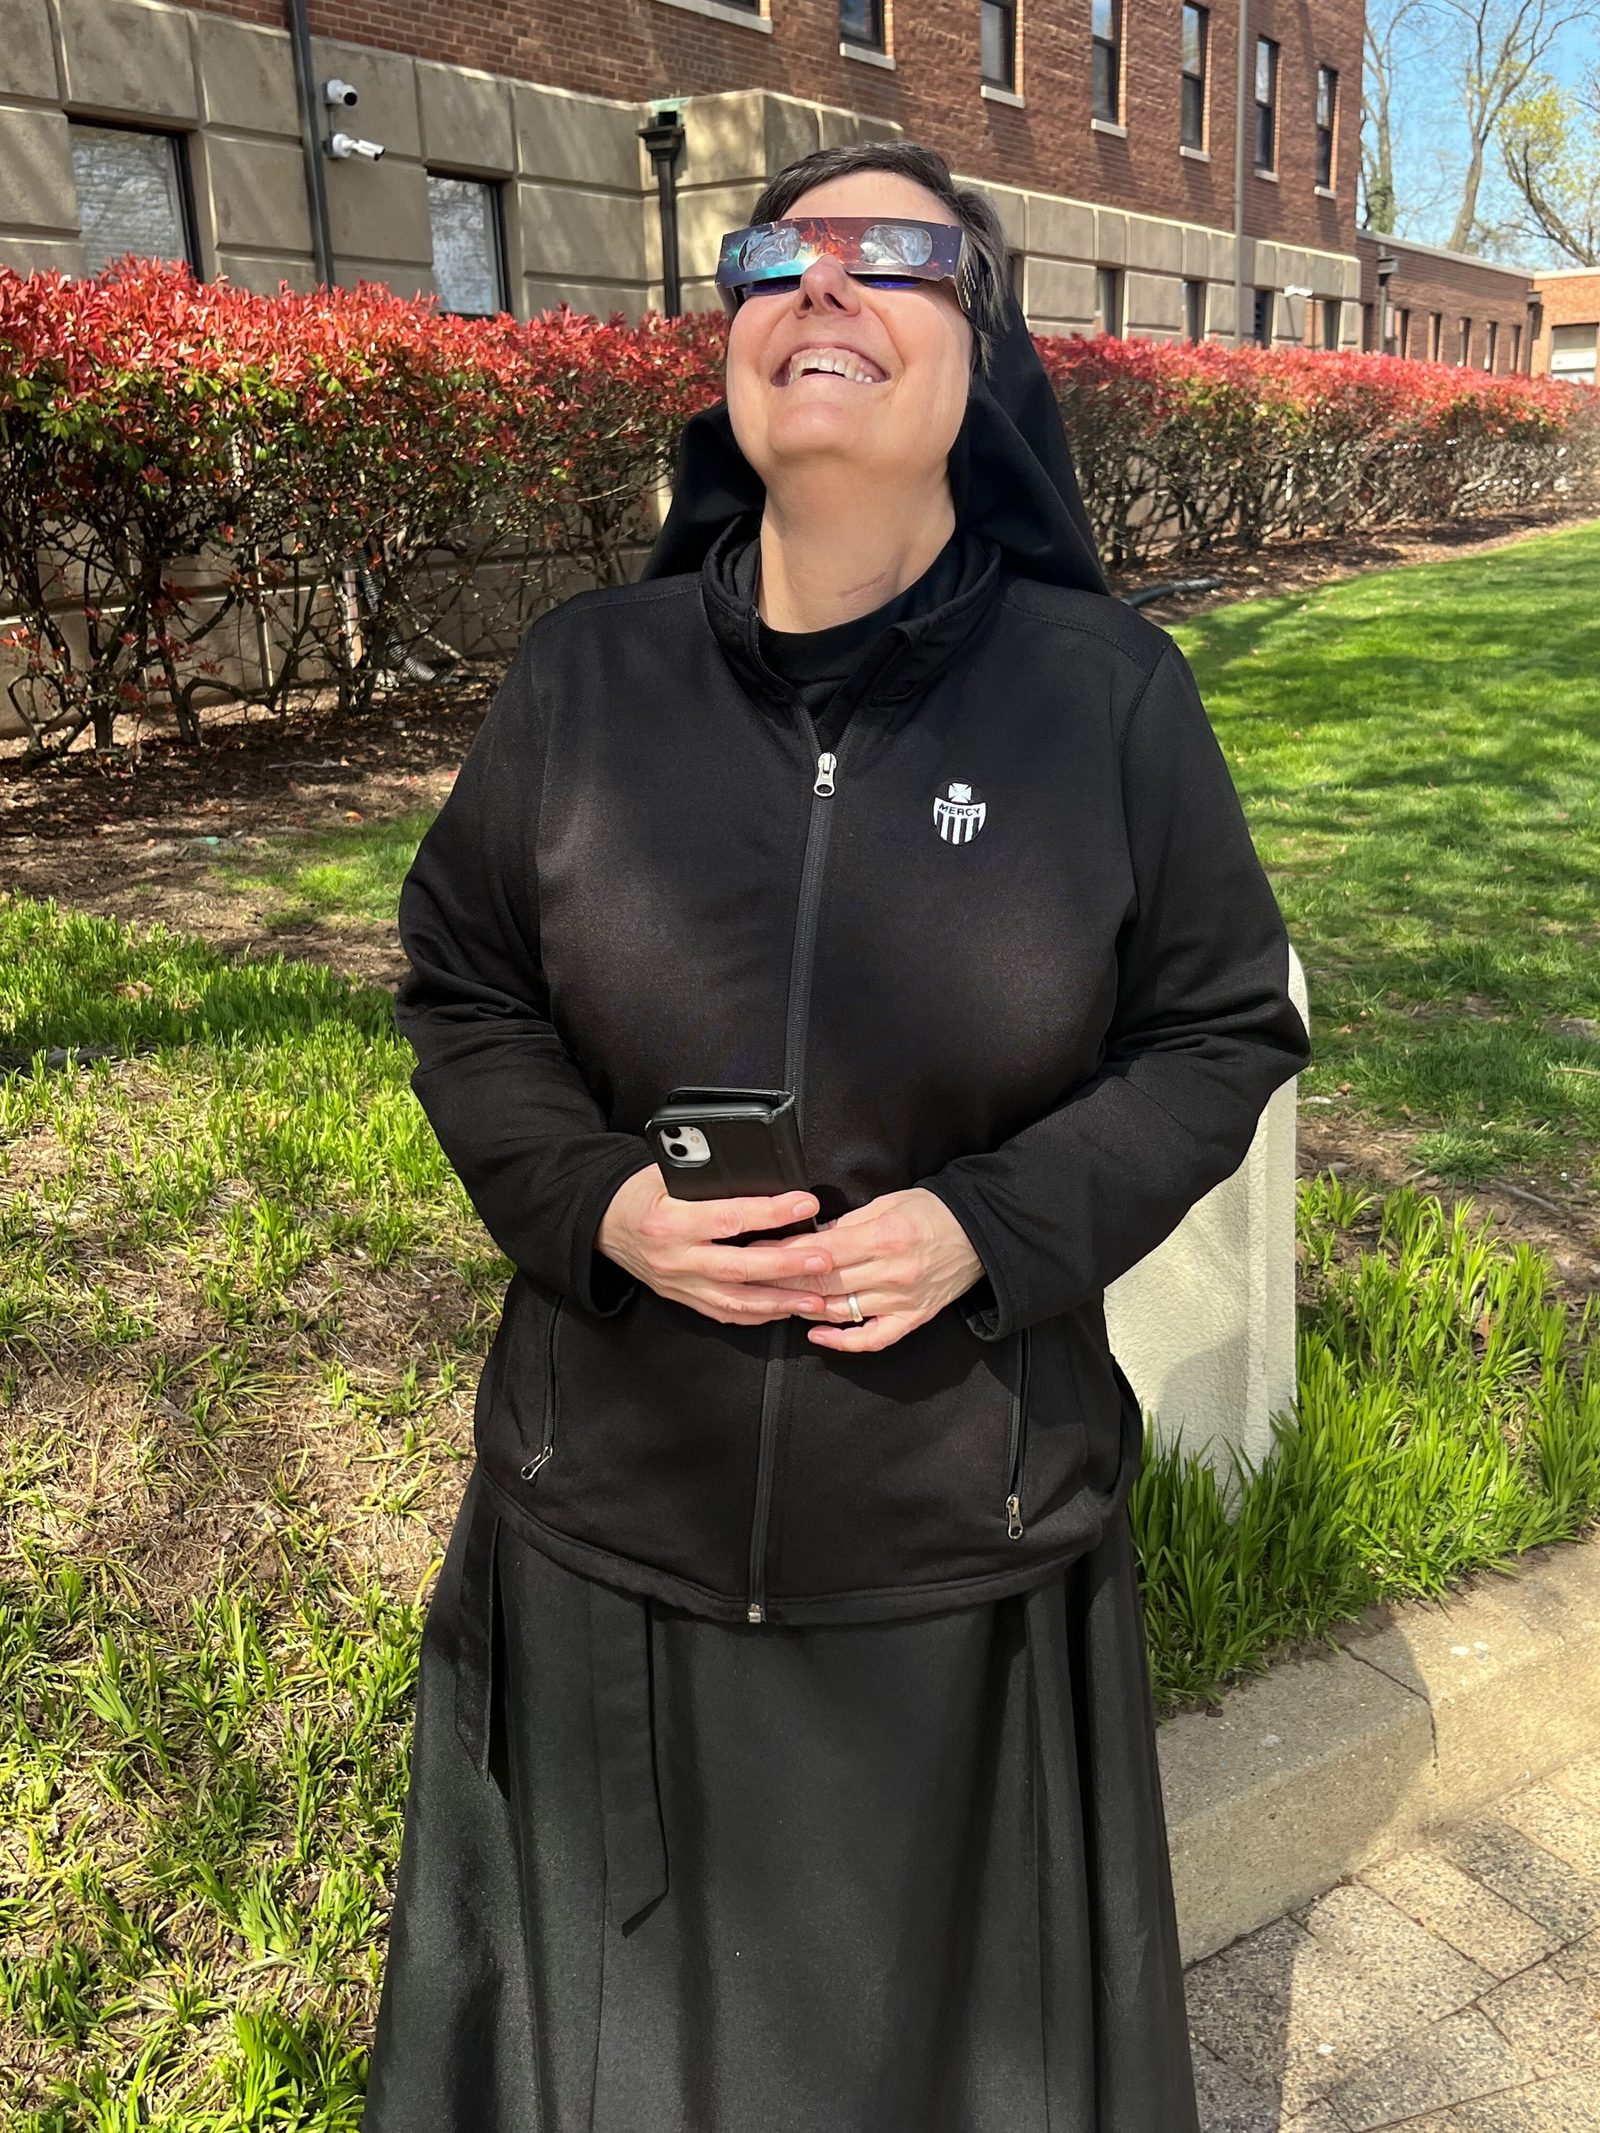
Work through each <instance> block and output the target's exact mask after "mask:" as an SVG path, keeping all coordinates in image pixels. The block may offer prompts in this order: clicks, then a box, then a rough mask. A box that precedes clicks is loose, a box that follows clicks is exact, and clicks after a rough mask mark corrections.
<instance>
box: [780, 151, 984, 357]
mask: <svg viewBox="0 0 1600 2133" xmlns="http://www.w3.org/2000/svg"><path fill="white" fill-rule="evenodd" d="M858 170H887V171H892V172H894V173H895V174H896V175H897V176H898V177H902V178H910V179H912V180H913V181H914V182H915V183H916V184H918V185H922V186H926V187H927V189H928V191H929V192H930V193H933V194H935V195H936V196H937V198H938V199H939V200H941V201H942V202H943V204H944V205H945V207H946V208H948V209H949V211H950V216H951V219H952V221H955V222H959V223H960V224H961V226H962V228H963V229H964V230H965V231H966V233H967V240H968V245H969V248H970V255H971V259H972V267H973V291H972V297H971V305H970V309H969V310H968V313H967V318H968V321H969V323H970V324H971V327H972V342H973V360H972V367H973V369H974V370H981V371H982V372H983V374H984V376H985V377H987V376H988V374H989V371H990V369H991V367H992V360H993V346H994V341H995V338H996V337H997V335H998V334H999V333H1000V332H1001V330H1002V328H1003V325H1004V322H1005V307H1006V299H1007V297H1008V296H1009V294H1010V287H1011V276H1010V266H1009V261H1008V255H1007V247H1006V233H1005V230H1004V229H1003V227H1002V226H1001V222H1000V217H999V216H998V215H997V214H996V213H995V211H994V209H993V207H992V206H991V205H990V203H989V201H988V200H987V199H986V198H985V197H984V195H983V194H982V193H980V192H977V191H975V190H974V189H973V188H972V187H971V186H967V185H957V184H956V182H955V180H954V179H953V178H952V177H951V175H950V166H949V164H948V163H947V162H946V161H945V159H944V157H943V156H942V155H940V154H939V152H938V150H937V149H936V148H925V147H924V146H923V145H922V143H921V142H920V141H859V142H855V143H853V144H852V145H850V146H849V147H843V148H814V149H813V150H812V151H811V153H810V154H809V155H804V156H800V157H798V158H797V159H796V160H795V161H794V162H793V163H787V164H785V165H784V167H783V169H782V170H780V171H779V172H778V173H777V175H776V177H772V178H769V179H768V180H767V182H766V184H765V185H764V186H763V187H762V189H761V194H760V197H759V198H758V199H757V201H756V204H755V206H754V208H753V209H752V210H751V214H750V220H751V221H752V222H776V221H777V220H779V218H780V217H781V216H784V215H787V214H788V212H789V210H790V209H791V208H792V207H793V205H794V203H795V201H796V200H798V199H799V198H800V196H801V194H802V193H806V192H809V191H810V190H811V188H812V186H813V185H822V184H824V183H826V181H827V180H828V179H829V178H843V177H848V176H849V175H851V173H852V172H855V171H858Z"/></svg>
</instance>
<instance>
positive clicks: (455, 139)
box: [417, 59, 517, 177]
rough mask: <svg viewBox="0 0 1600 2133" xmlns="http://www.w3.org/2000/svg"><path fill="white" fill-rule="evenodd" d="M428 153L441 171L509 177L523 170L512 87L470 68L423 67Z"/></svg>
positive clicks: (420, 88) (421, 99)
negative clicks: (518, 159) (448, 170)
mask: <svg viewBox="0 0 1600 2133" xmlns="http://www.w3.org/2000/svg"><path fill="white" fill-rule="evenodd" d="M417 102H418V105H419V107H420V110H421V114H422V152H423V154H424V155H425V156H426V157H427V159H428V161H429V163H431V164H433V165H434V166H435V167H436V168H447V169H451V170H461V171H471V172H482V173H483V174H484V175H485V176H488V177H504V176H508V175H509V174H510V173H511V172H512V171H513V170H515V168H516V166H517V144H516V127H515V123H514V120H513V117H512V110H511V84H510V83H509V82H506V81H502V80H501V79H500V78H499V77H498V76H497V75H494V74H480V73H479V72H477V71H476V69H473V68H468V67H445V66H439V65H436V64H435V63H434V62H433V61H432V60H427V59H419V60H418V61H417Z"/></svg>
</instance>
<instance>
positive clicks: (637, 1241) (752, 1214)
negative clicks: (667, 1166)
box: [594, 1163, 834, 1326]
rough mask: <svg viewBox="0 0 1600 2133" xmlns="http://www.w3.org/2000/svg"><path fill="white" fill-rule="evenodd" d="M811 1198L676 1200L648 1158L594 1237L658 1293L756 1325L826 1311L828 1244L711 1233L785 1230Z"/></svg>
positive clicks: (813, 1204) (805, 1211)
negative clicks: (745, 1240) (735, 1240)
mask: <svg viewBox="0 0 1600 2133" xmlns="http://www.w3.org/2000/svg"><path fill="white" fill-rule="evenodd" d="M817 1206H818V1202H817V1196H816V1194H815V1193H811V1192H780V1193H777V1194H775V1195H773V1196H771V1197H770V1198H769V1197H766V1196H764V1195H761V1196H754V1197H749V1198H738V1199H729V1200H678V1199H675V1198H674V1197H673V1195H672V1194H671V1193H669V1192H668V1190H667V1188H666V1185H665V1182H664V1181H663V1179H662V1176H661V1166H660V1165H659V1164H658V1163H647V1164H646V1165H645V1166H644V1168H643V1169H642V1170H636V1171H635V1172H634V1173H633V1176H632V1177H631V1178H625V1179H624V1180H623V1182H622V1184H621V1185H620V1186H619V1187H618V1189H617V1190H616V1192H615V1193H613V1194H612V1196H611V1201H610V1204H609V1205H608V1207H607V1208H606V1211H605V1214H604V1215H603V1216H602V1218H601V1221H600V1226H599V1228H598V1229H597V1230H596V1231H595V1240H594V1241H595V1243H596V1244H597V1245H598V1246H599V1248H600V1250H601V1251H603V1252H604V1253H605V1255H606V1257H607V1258H608V1259H614V1260H616V1262H617V1264H618V1265H619V1266H623V1267H626V1268H627V1270H628V1272H629V1273H630V1274H633V1275H635V1276H636V1277H637V1278H638V1279H639V1280H640V1281H642V1282H645V1283H646V1284H648V1286H649V1287H650V1288H652V1289H654V1290H655V1292H656V1294H657V1295H658V1296H667V1297H670V1298H671V1299H672V1301H673V1302H674V1303H682V1304H688V1305H689V1306H690V1308H691V1309H692V1310H695V1311H701V1312H704V1314H705V1316H706V1317H707V1318H714V1319H716V1320H717V1321H718V1322H719V1323H720V1324H721V1325H724V1326H736V1325H759V1324H761V1323H762V1322H763V1321H764V1320H767V1319H773V1318H793V1317H796V1316H802V1317H803V1316H805V1315H806V1314H807V1313H810V1314H812V1315H815V1314H817V1313H819V1312H822V1311H825V1310H826V1309H827V1298H826V1296H825V1295H824V1293H823V1291H822V1290H821V1288H820V1287H819V1286H818V1277H819V1276H822V1275H825V1274H826V1272H827V1270H828V1268H829V1267H830V1266H831V1265H832V1264H833V1257H834V1255H833V1252H832V1250H831V1249H830V1247H829V1246H828V1245H826V1244H825V1243H823V1241H822V1240H821V1238H820V1237H817V1236H815V1235H812V1234H802V1235H800V1236H797V1237H795V1238H793V1239H791V1240H786V1241H781V1242H778V1243H775V1244H725V1243H718V1242H715V1241H713V1240H715V1239H718V1238H725V1237H732V1236H736V1235H737V1234H738V1233H739V1231H741V1230H746V1229H782V1228H784V1227H785V1226H786V1225H787V1224H788V1223H790V1222H798V1221H801V1220H803V1219H804V1218H805V1217H806V1216H807V1215H814V1214H815V1213H816V1211H817Z"/></svg>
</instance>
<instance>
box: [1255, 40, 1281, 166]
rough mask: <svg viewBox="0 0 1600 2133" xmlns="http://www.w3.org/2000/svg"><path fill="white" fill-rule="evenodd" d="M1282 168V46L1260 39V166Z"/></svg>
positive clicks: (1258, 99) (1257, 116)
mask: <svg viewBox="0 0 1600 2133" xmlns="http://www.w3.org/2000/svg"><path fill="white" fill-rule="evenodd" d="M1277 167H1278V47H1277V46H1276V45H1275V44H1274V43H1273V41H1272V39H1271V38H1270V37H1258V38H1257V39H1256V169H1257V170H1276V169H1277Z"/></svg>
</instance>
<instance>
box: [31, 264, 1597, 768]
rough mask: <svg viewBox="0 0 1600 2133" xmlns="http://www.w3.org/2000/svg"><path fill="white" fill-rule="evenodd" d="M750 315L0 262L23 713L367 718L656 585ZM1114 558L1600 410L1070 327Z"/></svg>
mask: <svg viewBox="0 0 1600 2133" xmlns="http://www.w3.org/2000/svg"><path fill="white" fill-rule="evenodd" d="M724 330H725V329H724V323H723V320H722V317H721V315H720V313H714V312H711V313H697V314H694V315H691V316H690V317H688V318H683V319H673V320H668V319H664V318H662V317H661V316H660V315H659V314H655V313H651V314H647V315H646V317H645V318H644V319H643V320H642V321H641V322H640V323H639V324H637V325H630V324H628V323H626V321H625V320H624V319H623V317H622V314H621V313H616V314H614V315H613V317H612V319H611V320H610V321H609V322H602V321H600V320H598V319H594V318H590V317H586V316H583V315H581V314H577V313H574V312H572V311H569V310H567V309H566V308H565V307H562V308H561V309H559V310H556V311H552V312H549V313H547V314H545V315H544V316H543V317H541V318H539V319H536V320H533V321H531V322H525V323H519V322H517V321H515V320H512V319H510V318H506V317H501V318H497V319H486V320H485V319H474V320H467V319H460V318H454V317H450V316H448V315H442V314H440V313H439V312H438V311H437V309H436V308H435V307H434V306H433V305H432V304H431V303H429V302H417V301H412V300H402V299H400V298H397V297H394V296H392V295H391V294H390V293H389V292H388V291H387V290H386V289H383V288H381V287H379V286H376V285H364V286H363V287H361V288H358V289H355V290H351V291H341V290H332V291H328V290H322V291H318V292H317V293H315V294H314V295H309V296H303V295H296V294H294V293H292V292H290V291H288V290H285V291H283V292H282V293H281V294H279V295H278V296H275V297H264V296H256V295H252V294H250V293H249V292H247V291H245V290H242V289H236V288H233V287H231V286H229V285H228V284H226V283H222V282H217V283H206V284H201V283H198V282H196V281H195V279H194V278H193V276H192V275H191V274H190V273H189V272H188V270H187V269H185V268H181V267H175V266H166V265H156V264H152V263H149V262H144V263H141V262H137V261H130V262H124V263H123V264H122V265H120V266H118V267H116V268H112V269H110V270H108V271H107V272H106V273H104V274H101V275H98V276H95V277H93V278H91V279H88V280H68V279H67V278H66V277H65V276H62V275H57V274H39V275H33V276H20V275H17V274H15V273H12V272H9V271H4V270H0V495H3V497H4V509H3V510H0V613H10V614H12V615H14V616H16V617H17V618H19V619H18V621H17V623H16V625H15V627H14V628H13V629H11V630H10V632H9V633H8V650H7V652H6V655H5V656H6V658H7V660H8V662H9V670H10V675H11V678H10V680H9V682H8V686H9V689H10V695H11V701H12V702H13V704H14V705H16V707H17V708H18V710H19V711H20V712H21V713H22V715H23V717H24V719H25V720H26V721H27V723H28V725H29V726H30V728H31V729H32V734H33V741H34V747H35V749H37V750H42V749H43V747H44V745H45V740H44V737H45V735H46V734H47V733H48V734H49V735H50V736H51V741H52V745H54V746H55V747H64V746H67V745H70V743H71V741H72V739H73V738H74V737H75V736H76V734H78V733H79V732H80V731H81V730H82V729H83V728H84V727H85V726H87V725H92V727H93V730H94V735H95V739H96V742H97V744H100V745H104V744H106V743H107V742H109V741H110V739H111V738H112V734H113V730H114V724H115V721H116V719H117V717H118V716H119V714H121V713H123V712H126V711H131V710H142V709H145V708H149V707H159V708H163V709H170V710H171V711H172V712H173V713H174V714H175V716H176V718H177V721H178V724H179V729H180V731H182V732H184V733H186V734H188V735H190V736H191V737H193V736H196V735H197V734H198V731H199V712H200V706H201V704H202V702H203V701H205V700H207V699H208V698H209V699H211V700H216V699H218V698H229V697H232V698H239V697H248V698H250V699H251V700H253V701H257V702H260V703H262V704H265V705H267V706H268V707H276V706H277V705H279V704H280V703H281V702H282V699H283V697H284V695H285V693H286V692H287V691H288V690H289V689H291V688H294V687H296V686H299V685H300V684H302V683H304V682H306V681H317V682H323V683H331V684H332V685H333V686H334V687H335V688H336V689H337V692H338V696H339V700H340V702H341V704H343V705H345V706H347V707H352V708H357V709H359V708H360V707H361V706H363V705H364V704H365V703H366V702H367V701H369V699H370V697H371V694H372V690H373V688H374V686H375V684H376V683H377V681H378V679H379V678H380V677H381V676H383V675H384V674H386V673H389V672H391V671H392V670H394V669H396V668H403V667H409V668H410V669H411V670H412V671H413V672H416V671H418V670H419V663H421V664H430V663H431V664H432V665H434V666H437V665H438V664H439V662H440V661H441V660H447V659H450V658H452V657H454V656H456V654H457V653H458V652H459V650H461V649H462V648H463V647H465V648H466V649H484V650H497V651H500V650H504V649H505V648H506V647H507V646H508V645H509V644H510V643H512V642H514V641H515V638H516V636H517V635H518V634H519V633H520V630H521V628H522V627H523V626H524V625H525V623H526V622H527V620H528V619H529V618H530V616H531V614H532V613H533V612H536V611H537V610H538V609H539V608H540V607H543V606H545V605H547V604H548V603H549V601H550V600H551V599H553V598H557V597H560V595H561V593H562V592H563V591H564V590H566V589H570V588H571V586H572V585H573V584H581V583H585V582H600V583H608V582H610V583H617V582H621V580H622V579H623V578H624V577H625V576H626V574H627V573H626V555H627V551H628V548H629V547H630V545H631V544H635V543H637V542H639V541H641V540H647V539H648V538H649V535H650V532H651V528H652V523H653V522H652V520H651V518H650V515H649V513H648V510H647V508H646V507H647V504H648V499H649V495H650V492H651V490H652V488H653V486H654V485H655V484H656V483H657V482H658V481H660V480H661V479H662V478H663V477H664V476H665V475H666V474H668V473H669V472H670V470H671V466H672V462H673V458H674V455H675V451H676V446H677V440H678V433H679V430H680V429H681V426H682V424H683V422H684V420H685V418H686V417H687V416H688V415H689V414H691V413H692V412H693V411H694V410H695V409H696V408H698V407H700V406H703V405H705V404H706V403H707V402H708V401H710V400H712V399H714V398H715V397H716V396H717V395H718V394H719V393H720V391H721V390H722V370H723V354H724ZM1037 346H1038V348H1039V351H1040V354H1041V356H1042V358H1043V360H1044V362H1045V364H1046V367H1047V369H1048V371H1049V373H1050V376H1051V378H1052V381H1053V382H1054V385H1055V388H1056V391H1057V393H1058V395H1059V397H1060V400H1061V404H1062V409H1063V412H1064V414H1065V417H1066V422H1067V428H1068V431H1069V433H1070V435H1071V437H1072V440H1073V446H1074V450H1075V452H1076V455H1077V459H1078V465H1079V470H1080V474H1081V476H1082V481H1083V488H1084V494H1085V497H1086V500H1087V503H1088V507H1089V510H1090V513H1091V516H1092V517H1093V520H1094V523H1095V527H1096V531H1097V533H1098V535H1099V537H1100V540H1101V542H1102V545H1103V547H1104V550H1105V553H1106V556H1107V560H1108V561H1109V562H1110V563H1111V564H1112V565H1113V566H1114V567H1115V566H1121V565H1124V564H1127V563H1130V562H1133V561H1136V560H1142V559H1144V558H1145V557H1148V556H1150V555H1152V554H1156V553H1164V552H1170V553H1173V554H1177V555H1182V554H1192V553H1193V552H1195V551H1196V550H1198V549H1202V548H1204V547H1206V546H1208V545H1210V544H1213V543H1215V542H1217V541H1221V540H1228V541H1234V542H1240V543H1244V544H1247V545H1259V544H1260V543H1261V542H1264V541H1267V540H1271V539H1274V538H1278V537H1283V536H1294V535H1298V534H1304V533H1307V532H1310V531H1313V530H1321V531H1330V532H1341V531H1348V530H1352V529H1356V528H1360V527H1366V526H1372V525H1383V524H1391V525H1392V524H1399V523H1401V522H1404V521H1410V522H1418V521H1424V520H1432V519H1438V518H1440V517H1444V516H1462V515H1466V514H1469V513H1474V512H1485V511H1490V510H1499V509H1503V508H1505V507H1507V506H1514V505H1518V504H1523V503H1526V502H1528V501H1530V500H1531V499H1533V498H1536V497H1539V496H1544V495H1550V494H1555V493H1559V492H1563V491H1570V490H1571V489H1573V488H1574V487H1575V486H1576V485H1577V483H1578V482H1579V480H1580V478H1582V476H1583V475H1584V473H1585V472H1586V470H1587V469H1588V468H1589V467H1590V466H1592V464H1593V461H1594V457H1595V451H1596V443H1597V438H1600V419H1597V415H1596V410H1597V408H1600V395H1596V394H1594V393H1592V392H1586V391H1584V390H1582V389H1575V388H1570V387H1557V386H1551V385H1549V384H1546V383H1542V382H1540V383H1535V382H1532V381H1530V380H1527V379H1513V378H1487V377H1484V376H1483V375H1482V374H1481V373H1477V372H1470V371H1463V370H1450V369H1445V368H1443V367H1441V366H1436V365H1431V364H1418V363H1401V362H1397V361H1395V360H1393V359H1390V358H1383V357H1362V356H1329V355H1320V354H1311V353H1309V352H1308V353H1304V354H1302V353H1300V352H1298V351H1275V352H1271V353H1269V352H1267V351H1265V350H1261V349H1255V348H1241V349H1232V348H1226V347H1222V346H1220V345H1218V344H1214V343H1213V344H1208V345H1205V346H1202V347H1187V346H1179V345H1159V344H1156V343H1153V342H1148V341H1120V340H1107V339H1104V338H1097V339H1094V340H1083V339H1077V338H1070V339H1057V338H1045V337H1041V338H1039V340H1038V342H1037Z"/></svg>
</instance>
